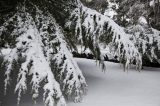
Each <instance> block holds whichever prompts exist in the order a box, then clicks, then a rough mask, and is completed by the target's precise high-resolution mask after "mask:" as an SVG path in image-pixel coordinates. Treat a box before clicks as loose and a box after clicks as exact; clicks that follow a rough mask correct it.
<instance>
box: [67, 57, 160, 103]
mask: <svg viewBox="0 0 160 106" xmlns="http://www.w3.org/2000/svg"><path fill="white" fill-rule="evenodd" d="M76 60H77V62H78V64H79V66H80V69H81V70H82V71H83V74H84V76H85V78H86V81H87V83H88V87H89V88H88V94H87V95H86V97H85V98H84V99H83V101H82V103H72V102H70V103H68V106H159V105H160V92H159V89H160V77H159V76H160V69H159V68H149V67H144V70H142V71H141V72H138V71H136V70H134V69H130V70H129V71H128V72H124V71H123V68H122V67H120V64H116V63H111V62H106V67H107V70H106V72H105V73H103V72H102V71H101V69H100V68H99V67H98V66H96V63H95V61H94V60H87V59H79V58H76Z"/></svg>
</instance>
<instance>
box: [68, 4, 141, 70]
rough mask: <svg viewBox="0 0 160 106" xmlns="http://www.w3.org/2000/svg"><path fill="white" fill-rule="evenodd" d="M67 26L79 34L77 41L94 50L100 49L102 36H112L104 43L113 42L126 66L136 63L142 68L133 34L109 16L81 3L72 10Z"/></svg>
mask: <svg viewBox="0 0 160 106" xmlns="http://www.w3.org/2000/svg"><path fill="white" fill-rule="evenodd" d="M66 26H67V28H70V29H74V33H75V35H76V36H77V35H78V38H77V41H81V42H82V43H83V44H84V45H85V46H87V47H89V48H90V49H94V50H92V52H95V50H98V49H97V48H99V44H100V42H101V41H100V38H101V37H102V36H103V37H104V38H108V37H111V40H110V41H109V42H104V43H106V44H108V43H112V44H113V46H112V47H113V48H115V53H116V54H117V55H118V58H119V59H120V61H122V62H123V63H125V68H128V67H129V64H132V63H136V67H137V69H141V66H142V59H141V54H140V53H139V51H138V48H137V47H136V46H135V45H134V43H133V42H132V41H131V40H130V37H131V35H129V34H126V33H125V31H124V29H123V28H122V27H120V26H119V25H118V24H116V23H115V22H114V21H113V20H112V19H110V18H108V17H107V16H104V15H102V14H100V13H98V12H97V11H95V10H92V9H89V8H87V7H85V6H83V5H82V4H81V3H79V6H78V7H77V8H75V9H74V10H73V11H72V12H71V16H70V19H69V21H68V22H67V23H66ZM90 41H91V42H90ZM90 45H91V46H90ZM93 54H94V55H95V54H97V53H93ZM98 54H100V53H98Z"/></svg>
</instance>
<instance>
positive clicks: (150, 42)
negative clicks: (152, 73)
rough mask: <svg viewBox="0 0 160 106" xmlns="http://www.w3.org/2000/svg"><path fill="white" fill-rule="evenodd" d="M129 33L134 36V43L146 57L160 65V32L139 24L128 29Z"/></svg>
mask: <svg viewBox="0 0 160 106" xmlns="http://www.w3.org/2000/svg"><path fill="white" fill-rule="evenodd" d="M127 33H130V34H132V35H134V36H133V41H134V43H135V44H136V45H137V46H138V48H139V51H140V52H141V53H142V54H143V55H144V56H147V58H148V59H149V60H150V61H151V62H153V61H154V60H155V61H157V62H158V63H159V64H160V54H159V53H160V31H158V30H156V29H153V28H148V27H145V26H143V25H140V24H137V25H134V26H131V27H129V28H127Z"/></svg>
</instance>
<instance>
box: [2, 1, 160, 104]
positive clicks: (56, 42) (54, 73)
mask: <svg viewBox="0 0 160 106" xmlns="http://www.w3.org/2000/svg"><path fill="white" fill-rule="evenodd" d="M73 56H75V57H85V58H90V59H95V60H96V62H97V64H98V65H99V67H101V69H102V71H106V70H107V66H106V65H105V60H107V61H112V62H118V63H121V64H123V69H124V71H126V70H129V69H130V68H133V67H134V69H135V70H137V71H141V69H143V66H150V67H160V1H159V0H136V1H135V0H81V1H80V0H0V66H1V67H0V106H1V105H2V106H3V105H4V106H6V105H5V103H3V98H4V97H5V95H8V94H10V95H13V93H14V92H15V94H16V100H17V101H16V103H17V104H21V101H24V99H22V97H23V95H25V94H26V93H28V92H31V94H30V95H29V96H30V97H31V98H32V100H33V101H34V103H36V100H37V98H39V97H42V100H43V102H44V104H45V106H65V105H66V101H68V100H71V101H74V102H80V101H82V98H83V96H84V95H85V94H86V92H87V88H88V85H87V83H86V80H85V77H84V76H83V74H82V72H81V69H80V68H79V66H78V65H77V62H76V61H75V59H74V58H73ZM42 91H43V92H42ZM21 99H22V100H21Z"/></svg>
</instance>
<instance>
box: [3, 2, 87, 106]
mask: <svg viewBox="0 0 160 106" xmlns="http://www.w3.org/2000/svg"><path fill="white" fill-rule="evenodd" d="M30 5H32V6H29V5H28V6H27V7H25V6H23V5H20V6H19V7H17V8H18V11H17V12H16V13H15V15H14V16H13V17H11V18H10V19H9V20H8V21H6V22H5V23H4V24H3V26H1V27H0V37H1V39H0V40H1V43H3V46H4V47H1V49H4V48H10V53H9V54H3V55H4V63H6V64H5V65H6V71H5V76H6V77H5V91H6V90H7V85H8V84H9V82H10V79H11V76H10V74H11V71H13V70H12V68H13V66H12V65H13V62H14V61H18V59H24V62H22V63H21V66H20V69H19V72H18V73H17V74H18V78H17V84H16V87H15V92H18V98H17V99H18V104H19V103H20V98H21V95H22V92H24V93H25V91H26V90H27V86H28V85H27V82H28V81H29V79H27V77H28V76H31V81H30V82H31V85H32V93H33V96H32V97H33V99H34V100H36V98H37V97H38V96H39V88H40V87H41V85H40V84H41V83H42V82H44V83H45V84H44V85H43V89H44V103H45V105H46V106H54V105H57V106H65V105H66V103H65V99H64V96H63V95H67V96H68V97H72V99H74V100H75V101H79V100H81V99H82V98H81V97H82V95H83V94H84V93H85V91H86V86H87V85H86V82H85V78H84V77H83V75H82V73H81V71H80V69H79V68H78V66H77V63H76V62H75V61H74V60H73V57H72V55H71V53H70V52H69V50H68V48H67V44H66V43H65V40H64V37H63V33H62V29H61V28H60V26H58V24H56V21H55V20H54V18H53V17H52V16H51V14H49V13H48V12H45V13H44V12H42V11H40V10H39V9H38V8H37V7H36V6H33V4H32V3H31V4H30ZM31 13H32V14H31Z"/></svg>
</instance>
